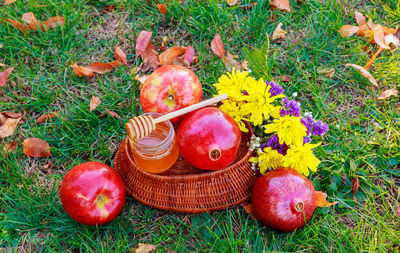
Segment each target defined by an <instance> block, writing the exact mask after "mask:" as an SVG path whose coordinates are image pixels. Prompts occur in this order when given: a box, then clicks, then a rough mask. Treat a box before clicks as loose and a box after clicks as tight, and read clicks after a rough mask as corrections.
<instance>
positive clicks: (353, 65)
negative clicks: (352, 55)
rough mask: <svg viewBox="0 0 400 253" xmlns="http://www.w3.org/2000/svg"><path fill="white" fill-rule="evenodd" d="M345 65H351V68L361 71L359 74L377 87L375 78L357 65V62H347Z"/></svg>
mask: <svg viewBox="0 0 400 253" xmlns="http://www.w3.org/2000/svg"><path fill="white" fill-rule="evenodd" d="M346 66H350V67H353V68H355V69H357V70H358V71H359V72H360V73H361V75H362V76H363V77H365V78H367V79H368V80H369V81H370V82H371V83H372V84H373V85H375V86H376V87H379V86H378V83H377V82H376V80H375V78H374V77H373V76H372V75H371V73H369V72H368V70H366V69H365V68H363V67H361V66H359V65H357V64H352V63H347V64H346Z"/></svg>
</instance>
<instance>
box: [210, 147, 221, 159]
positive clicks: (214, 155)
mask: <svg viewBox="0 0 400 253" xmlns="http://www.w3.org/2000/svg"><path fill="white" fill-rule="evenodd" d="M208 156H209V157H210V159H211V160H212V161H217V160H218V159H219V158H220V157H221V149H219V148H213V149H211V150H210V152H209V153H208Z"/></svg>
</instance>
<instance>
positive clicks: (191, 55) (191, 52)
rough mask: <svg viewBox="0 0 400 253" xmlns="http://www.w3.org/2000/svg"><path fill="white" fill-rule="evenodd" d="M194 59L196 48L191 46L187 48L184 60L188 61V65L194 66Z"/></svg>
mask: <svg viewBox="0 0 400 253" xmlns="http://www.w3.org/2000/svg"><path fill="white" fill-rule="evenodd" d="M193 58H194V48H193V47H191V46H187V47H186V51H185V55H184V56H183V59H184V60H185V61H187V63H188V64H189V65H190V64H192V61H193Z"/></svg>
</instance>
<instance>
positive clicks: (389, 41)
mask: <svg viewBox="0 0 400 253" xmlns="http://www.w3.org/2000/svg"><path fill="white" fill-rule="evenodd" d="M384 41H385V44H386V45H388V46H389V47H390V46H392V47H393V48H399V47H400V40H399V39H398V38H397V37H396V36H394V35H393V34H388V35H385V37H384ZM390 49H392V48H390Z"/></svg>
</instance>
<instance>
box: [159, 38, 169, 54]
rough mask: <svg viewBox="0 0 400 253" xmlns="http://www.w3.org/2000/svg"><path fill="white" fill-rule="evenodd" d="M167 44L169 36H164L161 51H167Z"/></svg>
mask: <svg viewBox="0 0 400 253" xmlns="http://www.w3.org/2000/svg"><path fill="white" fill-rule="evenodd" d="M167 42H168V37H167V36H164V37H163V38H162V41H161V46H160V49H161V51H165V50H167V49H166V48H165V45H166V44H167Z"/></svg>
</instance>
